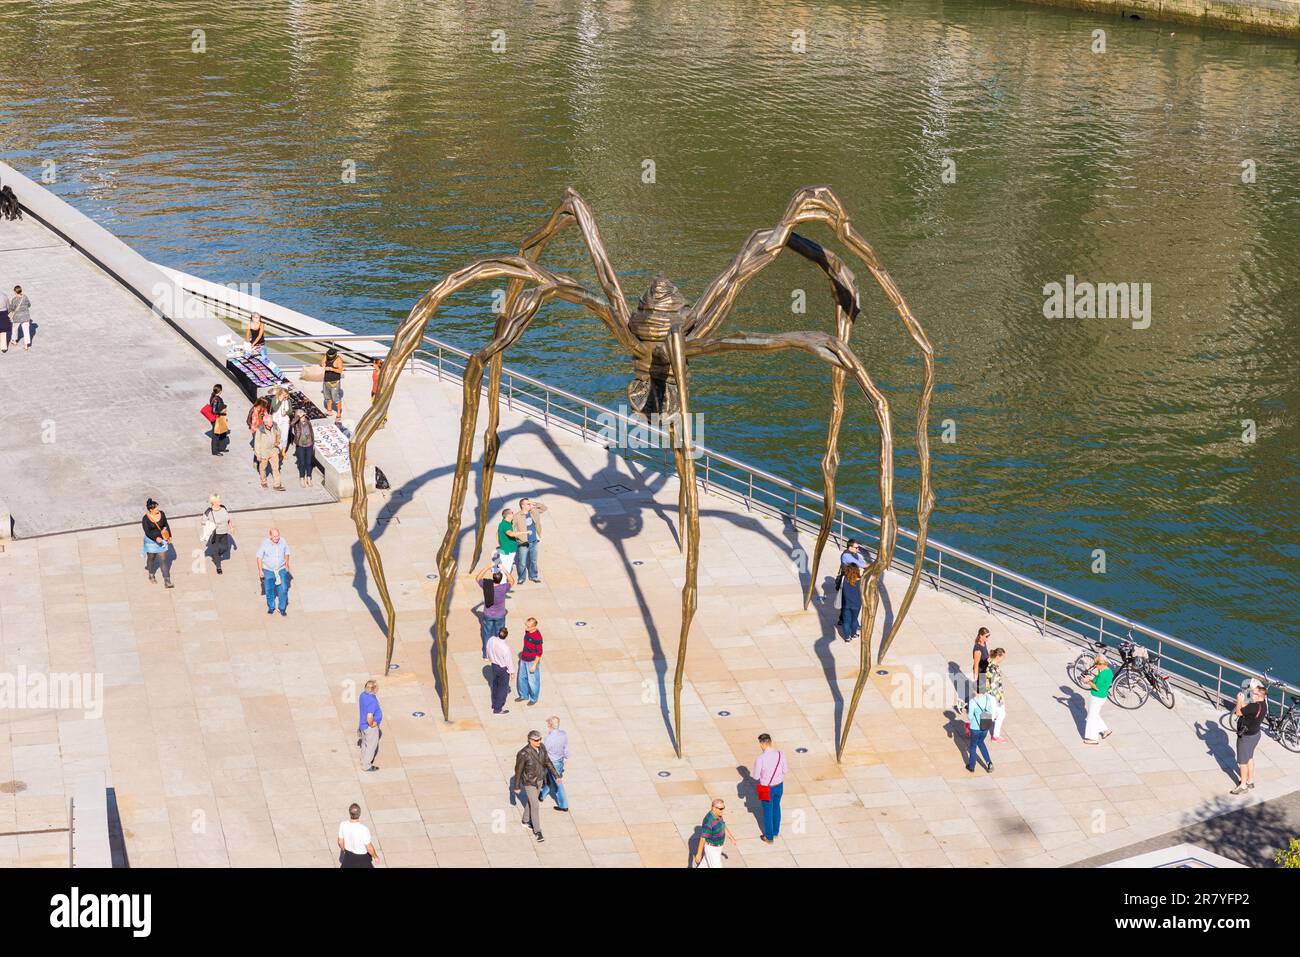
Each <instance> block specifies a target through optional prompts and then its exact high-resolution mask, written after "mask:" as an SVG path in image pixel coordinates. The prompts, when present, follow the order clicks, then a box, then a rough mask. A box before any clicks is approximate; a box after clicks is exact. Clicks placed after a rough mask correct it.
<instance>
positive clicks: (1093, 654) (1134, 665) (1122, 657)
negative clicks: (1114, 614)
mask: <svg viewBox="0 0 1300 957" xmlns="http://www.w3.org/2000/svg"><path fill="white" fill-rule="evenodd" d="M1092 644H1093V650H1092V651H1084V652H1081V653H1080V655H1079V657H1078V658H1076V659H1074V661H1073V662H1072V663H1071V664H1070V666H1069V668H1068V669H1067V670H1068V672H1069V674H1070V680H1071V681H1073V682H1074V683H1075V684H1076V685H1078V686H1079V687H1080V688H1083V689H1084V690H1087V689H1088V687H1089V682H1091V680H1092V675H1093V669H1094V667H1095V664H1094V663H1095V660H1096V658H1097V655H1099V654H1102V655H1105V656H1106V659H1107V660H1108V661H1109V662H1110V670H1111V671H1113V672H1115V678H1114V680H1113V681H1111V684H1110V700H1111V701H1113V702H1115V704H1117V705H1119V707H1121V708H1125V709H1128V710H1130V711H1131V710H1133V709H1134V708H1140V707H1142V706H1143V705H1144V704H1146V703H1147V699H1148V698H1152V697H1153V698H1155V699H1156V700H1157V701H1159V702H1160V703H1161V704H1162V705H1164V706H1165V707H1166V708H1172V707H1173V706H1174V689H1173V687H1172V685H1171V684H1170V683H1169V676H1168V675H1167V674H1165V673H1164V672H1163V671H1161V670H1160V668H1158V667H1157V666H1156V664H1155V663H1154V662H1153V661H1152V660H1151V656H1150V654H1149V653H1148V652H1147V649H1145V648H1143V647H1141V646H1140V645H1139V644H1138V643H1137V642H1135V641H1121V642H1120V643H1119V645H1118V647H1116V648H1111V647H1110V646H1109V645H1107V644H1106V643H1105V642H1104V641H1095V642H1093V643H1092ZM1112 652H1118V653H1119V661H1116V660H1115V658H1114V656H1113V655H1112Z"/></svg>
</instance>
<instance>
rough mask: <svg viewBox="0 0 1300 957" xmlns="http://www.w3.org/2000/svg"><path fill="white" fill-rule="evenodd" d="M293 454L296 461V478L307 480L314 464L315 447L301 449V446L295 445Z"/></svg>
mask: <svg viewBox="0 0 1300 957" xmlns="http://www.w3.org/2000/svg"><path fill="white" fill-rule="evenodd" d="M293 454H294V456H295V457H296V458H297V460H298V478H309V477H310V476H311V469H312V466H313V465H314V464H315V462H316V451H315V447H314V446H311V445H309V446H307V447H306V448H303V447H302V446H301V445H295V446H294V447H293Z"/></svg>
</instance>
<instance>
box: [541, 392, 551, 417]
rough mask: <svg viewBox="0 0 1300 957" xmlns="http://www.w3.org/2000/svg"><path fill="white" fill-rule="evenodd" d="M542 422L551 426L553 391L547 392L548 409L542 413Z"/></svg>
mask: <svg viewBox="0 0 1300 957" xmlns="http://www.w3.org/2000/svg"><path fill="white" fill-rule="evenodd" d="M542 421H543V422H545V423H546V424H547V425H550V424H551V390H550V389H547V390H546V408H545V410H543V412H542Z"/></svg>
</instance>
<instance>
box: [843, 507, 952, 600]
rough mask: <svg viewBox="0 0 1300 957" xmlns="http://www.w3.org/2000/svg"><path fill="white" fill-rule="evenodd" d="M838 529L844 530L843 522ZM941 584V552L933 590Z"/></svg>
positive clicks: (936, 589)
mask: <svg viewBox="0 0 1300 957" xmlns="http://www.w3.org/2000/svg"><path fill="white" fill-rule="evenodd" d="M840 531H841V532H843V531H844V525H843V523H841V524H840ZM942 584H943V552H940V553H939V572H938V574H937V575H936V576H935V579H934V590H935V591H938V590H939V586H940V585H942Z"/></svg>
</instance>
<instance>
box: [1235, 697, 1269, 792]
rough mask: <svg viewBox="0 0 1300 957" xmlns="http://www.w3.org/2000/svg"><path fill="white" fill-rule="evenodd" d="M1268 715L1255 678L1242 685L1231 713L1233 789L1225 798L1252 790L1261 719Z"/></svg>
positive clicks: (1266, 703)
mask: <svg viewBox="0 0 1300 957" xmlns="http://www.w3.org/2000/svg"><path fill="white" fill-rule="evenodd" d="M1267 712H1268V701H1267V691H1266V689H1265V688H1264V683H1263V682H1262V681H1260V680H1259V679H1258V678H1251V679H1250V680H1249V681H1247V682H1246V687H1245V689H1244V690H1243V691H1242V692H1241V693H1239V694H1238V695H1237V704H1236V707H1234V708H1233V709H1232V713H1233V714H1235V715H1236V716H1237V772H1238V773H1237V786H1236V787H1235V788H1233V789H1232V790H1231V791H1229V792H1228V793H1229V794H1245V793H1246V792H1247V791H1253V790H1255V747H1256V746H1257V745H1258V744H1259V737H1260V734H1261V733H1262V732H1261V730H1260V729H1261V727H1262V726H1263V724H1264V715H1265V714H1266V713H1267Z"/></svg>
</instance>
